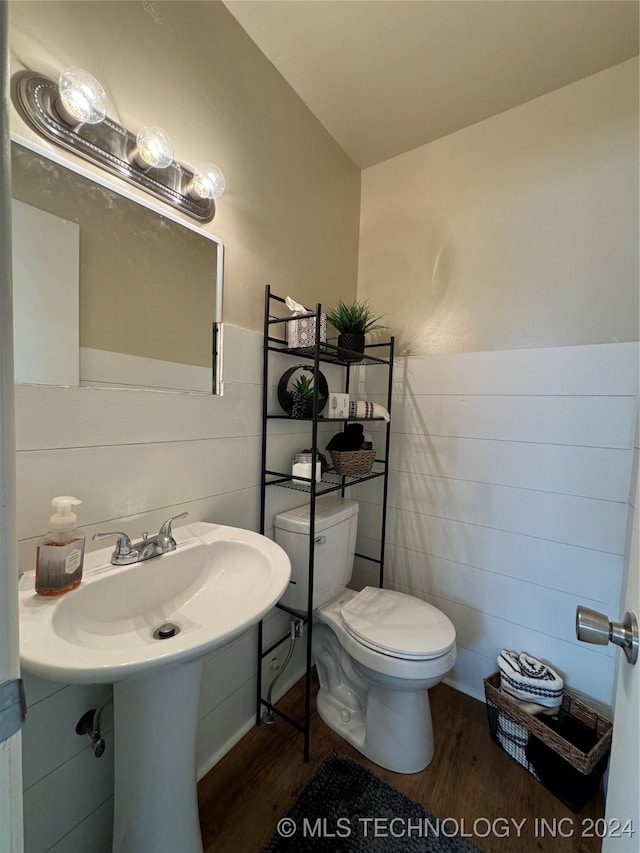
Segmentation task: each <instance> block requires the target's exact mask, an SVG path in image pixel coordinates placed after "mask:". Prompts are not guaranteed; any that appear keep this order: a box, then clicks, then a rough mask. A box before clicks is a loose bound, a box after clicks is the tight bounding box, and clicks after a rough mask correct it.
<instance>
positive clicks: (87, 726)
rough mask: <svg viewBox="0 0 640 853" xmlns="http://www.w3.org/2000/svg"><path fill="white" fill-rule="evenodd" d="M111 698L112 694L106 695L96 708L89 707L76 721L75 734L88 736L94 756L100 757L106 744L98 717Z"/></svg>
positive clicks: (99, 717)
mask: <svg viewBox="0 0 640 853" xmlns="http://www.w3.org/2000/svg"><path fill="white" fill-rule="evenodd" d="M112 700H113V696H112V695H111V696H107V698H106V699H105V700H104V702H102V703H101V704H100V705H98V707H97V708H91V710H90V711H86V712H85V713H84V714H83V715H82V716H81V717H80V719H79V720H78V722H77V723H76V734H77V735H86V736H87V737H88V738H89V743H90V744H91V746H92V747H93V754H94V755H95V757H96V758H102V756H103V755H104V751H105V749H106V746H107V745H106V743H105V740H104V738H103V737H102V733H101V731H100V719H101V717H102V712H103V711H104V709H105V708H106V707H107V705H108V704H109V702H111V701H112Z"/></svg>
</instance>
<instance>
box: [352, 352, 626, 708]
mask: <svg viewBox="0 0 640 853" xmlns="http://www.w3.org/2000/svg"><path fill="white" fill-rule="evenodd" d="M383 381H384V379H383V378H377V376H376V374H375V372H374V371H373V370H370V371H369V372H368V374H367V377H366V391H365V393H366V394H367V397H368V398H369V399H375V400H377V401H378V402H382V401H383V399H384V396H383V395H384V389H383ZM637 389H638V345H637V344H636V343H616V344H604V345H594V346H570V347H554V348H544V349H525V350H514V351H500V352H478V353H460V354H442V355H426V356H420V357H407V358H400V359H398V360H397V362H396V365H395V368H394V395H393V407H392V418H391V422H392V441H391V453H390V465H391V472H390V478H389V500H388V506H389V510H388V527H387V548H386V567H385V576H386V581H385V586H389V587H391V588H395V589H398V590H401V591H403V592H407V593H410V594H414V595H417V596H420V597H422V598H424V599H425V600H427V601H430V602H431V603H433V604H434V605H436V606H437V607H439V608H440V609H441V610H443V611H444V612H445V613H446V614H447V615H448V616H449V618H450V619H451V620H452V622H453V623H454V625H455V627H456V634H457V643H458V660H457V663H456V665H455V668H454V670H453V671H452V673H451V676H450V678H449V679H448V680H449V682H450V683H451V684H453V685H454V686H455V687H457V688H459V689H460V690H462V691H464V692H465V693H469V694H470V695H472V696H475V697H477V698H479V699H482V698H483V683H482V679H483V678H484V677H485V676H487V675H489V674H490V673H491V672H493V671H495V669H496V668H497V666H496V656H497V654H498V653H499V651H500V649H502V648H504V647H506V648H512V649H516V650H519V651H527V652H529V653H530V654H533V655H535V656H536V657H539V658H542V659H544V660H545V661H548V662H549V663H551V664H553V665H555V666H556V667H557V669H558V670H559V671H560V672H561V673H562V675H563V676H564V677H565V679H566V682H567V684H568V685H569V686H570V687H572V688H574V689H576V690H579V691H581V692H583V693H586V694H587V695H589V696H591V697H593V698H595V699H597V700H598V701H600V702H602V703H604V704H606V705H610V704H611V702H612V696H613V694H612V689H613V677H614V651H613V648H612V647H611V646H607V647H605V646H593V645H586V644H584V643H579V642H578V641H577V640H576V637H575V609H576V606H577V605H578V604H585V605H587V606H589V607H592V608H594V609H596V610H602V611H604V612H607V613H611V614H617V613H618V612H619V607H620V594H621V584H622V580H623V575H624V568H625V556H624V555H625V539H626V534H627V527H628V502H629V494H630V483H631V479H632V469H633V443H634V435H635V425H636V416H637ZM361 393H362V392H361ZM376 444H377V446H378V450H379V452H380V450H381V447H382V445H381V443H380V438H379V437H378V439H377V441H376ZM359 488H360V491H359V497H360V500H361V521H360V528H359V533H360V536H359V543H358V550H359V551H360V552H361V553H364V554H368V553H375V548H376V547H377V546H376V544H375V543H376V541H379V530H380V506H379V504H380V489H379V486H378V485H377V484H376V482H375V481H372V482H371V484H364V485H363V486H361V487H359ZM371 565H372V564H370V563H367V562H366V561H364V560H362V561H359V562H358V567H357V572H356V574H355V576H354V580H355V583H356V585H357V586H358V587H361V586H363V585H365V584H367V583H369V584H372V583H375V575H374V571H373V569H372V568H371Z"/></svg>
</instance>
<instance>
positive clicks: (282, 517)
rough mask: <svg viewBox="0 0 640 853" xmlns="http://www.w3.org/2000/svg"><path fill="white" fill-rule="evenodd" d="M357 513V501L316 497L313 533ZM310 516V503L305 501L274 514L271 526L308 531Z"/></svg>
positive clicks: (332, 497) (297, 531) (299, 531)
mask: <svg viewBox="0 0 640 853" xmlns="http://www.w3.org/2000/svg"><path fill="white" fill-rule="evenodd" d="M357 513H358V502H357V501H352V500H350V499H349V498H339V497H335V496H330V497H325V498H318V500H317V501H316V516H315V533H319V532H320V531H322V530H327V528H329V527H333V526H334V524H339V523H340V522H342V521H346V520H347V519H349V518H352V517H353V516H354V515H357ZM310 516H311V504H310V503H306V504H303V505H302V506H297V507H294V508H293V509H289V510H287V511H286V512H279V513H278V514H277V515H274V517H273V526H274V527H277V528H279V529H280V530H290V531H292V532H293V533H308V532H309V518H310Z"/></svg>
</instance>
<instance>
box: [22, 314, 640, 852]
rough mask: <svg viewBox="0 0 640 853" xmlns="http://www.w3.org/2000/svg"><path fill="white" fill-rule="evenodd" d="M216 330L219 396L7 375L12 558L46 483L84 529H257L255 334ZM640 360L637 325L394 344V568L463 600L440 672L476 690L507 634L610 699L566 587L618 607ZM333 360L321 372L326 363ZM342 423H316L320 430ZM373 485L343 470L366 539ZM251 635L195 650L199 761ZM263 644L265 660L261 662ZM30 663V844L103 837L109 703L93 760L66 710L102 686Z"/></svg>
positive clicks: (44, 500) (273, 625)
mask: <svg viewBox="0 0 640 853" xmlns="http://www.w3.org/2000/svg"><path fill="white" fill-rule="evenodd" d="M224 347H225V369H224V378H225V386H224V387H225V394H224V396H222V397H211V396H207V395H197V394H168V393H158V392H155V391H149V390H146V391H136V390H115V389H90V388H65V389H60V388H47V387H43V386H20V387H18V388H17V400H16V408H17V445H18V461H17V469H18V530H19V538H20V543H19V559H20V569H21V571H28V570H30V569H32V568H33V566H34V560H35V548H36V542H37V539H38V537H39V536H40V535H41V534H42V533H43V532H44V530H45V529H46V524H47V520H48V517H49V515H50V514H51V507H50V500H51V498H52V497H54V496H55V495H58V494H74V495H76V496H77V497H79V498H81V499H82V500H83V504H82V506H81V507H80V508H79V518H80V520H81V523H82V526H83V527H84V529H85V530H86V532H87V534H88V536H90V535H91V534H92V533H94V532H96V531H98V530H113V529H122V530H124V531H126V532H127V533H129V535H131V536H139V534H140V533H141V532H142V531H143V530H155V529H157V528H158V527H159V526H160V524H161V523H162V522H163V521H164V520H165V519H166V518H168V517H169V516H171V515H175V514H177V513H179V512H182V511H183V510H188V511H189V519H188V520H189V521H194V520H203V521H214V522H219V523H223V524H232V525H236V526H240V527H246V528H250V529H254V530H257V529H258V526H259V504H260V500H259V498H260V490H259V483H260V433H261V416H260V413H261V395H262V337H261V335H259V334H256V333H253V332H249V331H245V330H242V329H237V328H233V327H225V344H224ZM637 365H638V347H637V345H636V344H612V345H601V346H593V347H565V348H558V349H542V350H540V349H538V350H522V351H513V352H497V353H465V354H460V355H437V356H423V357H411V358H406V359H398V361H397V364H396V366H395V381H394V402H393V411H392V429H393V435H392V447H391V469H392V470H391V476H390V490H389V506H390V509H389V517H388V522H389V525H388V537H387V575H386V577H387V584H386V585H388V586H391V587H395V588H397V589H401V590H404V591H407V592H411V593H413V594H416V595H421V596H423V597H424V598H426V599H428V600H430V601H433V602H434V603H435V604H436V605H437V606H438V607H440V608H441V609H442V610H444V611H445V612H446V613H447V614H448V615H449V616H450V618H451V619H452V620H453V622H454V624H455V625H456V630H457V636H458V646H459V658H458V663H457V664H456V667H455V669H454V671H453V673H452V675H451V679H450V681H451V683H452V684H453V685H454V686H456V687H458V688H459V689H461V690H463V691H465V692H467V693H470V694H472V695H474V696H477V697H478V698H482V677H483V676H485V675H487V674H489V673H490V672H492V671H493V670H494V669H495V656H496V654H497V652H498V651H499V650H500V648H502V647H503V646H509V647H513V648H518V649H527V650H528V651H530V652H531V653H532V654H536V655H537V656H539V657H542V658H544V659H547V660H549V661H551V662H553V663H555V664H556V665H557V666H558V668H559V669H560V670H561V671H562V672H563V673H564V674H565V675H566V676H567V681H568V683H569V684H570V685H571V686H573V687H576V688H577V689H580V690H582V691H583V692H585V693H587V694H590V695H591V696H593V697H596V698H598V699H599V700H601V701H603V702H605V703H608V702H610V701H611V686H612V679H613V654H612V651H611V650H610V649H609V648H605V647H595V646H586V645H583V644H578V643H577V641H576V640H575V637H574V635H573V618H574V612H575V605H576V604H577V603H584V604H586V605H589V606H593V607H595V608H596V609H601V610H605V611H607V612H611V613H615V612H617V608H618V604H619V596H620V585H621V579H622V575H623V567H624V557H623V554H624V544H625V531H626V524H627V502H628V499H629V483H630V479H631V468H632V458H633V437H634V427H635V420H636V408H637V370H638V367H637ZM289 366H291V360H290V359H289V360H287V359H284V358H282V360H281V361H278V360H277V359H276V360H275V362H274V366H273V372H272V374H271V376H272V377H273V382H272V383H270V384H271V388H270V394H271V400H272V403H271V406H270V411H277V405H276V404H275V402H274V400H275V382H276V381H277V377H278V376H279V375H280V373H281V372H282V371H283V370H284V369H285V367H289ZM280 368H281V369H280ZM323 372H324V371H323ZM326 375H327V379H328V381H329V385H330V387H331V385H332V379H333V374H332V373H331V371H330V370H327V371H326ZM365 383H366V385H365ZM385 383H386V370H384V369H380V368H372V369H370V370H369V373H368V374H367V377H366V379H364V380H362V385H361V388H362V390H361V391H360V392H359V394H358V396H361V397H365V396H366V398H367V399H372V400H375V401H377V402H381V403H384V402H385V400H386V395H385V387H386V386H385ZM634 383H635V384H634ZM353 387H354V390H355V388H356V387H357V384H355V385H354V386H353ZM365 389H366V390H365ZM269 428H270V433H271V437H272V438H271V441H270V443H269V447H270V452H269V459H268V465H269V466H270V467H272V468H275V469H276V470H277V469H279V466H283V467H282V470H287V466H288V465H289V464H290V461H291V458H292V455H293V453H294V452H295V451H297V450H300V449H302V448H303V447H305V446H308V443H309V440H310V435H309V427H308V424H304V423H291V422H287V421H271V422H270V427H269ZM338 429H339V426H336V427H333V426H332V425H330V424H329V425H326V426H325V427H323V429H322V433H321V435H322V438H321V445H322V441H323V440H324V438H326V437H328V436H329V435H330V434H333V432H337V431H338ZM379 430H380V427H379V426H376V425H374V424H372V425H371V429H368V428H367V432H371V433H374V434H375V433H376V432H377V431H379ZM325 443H326V442H325ZM376 443H377V444H379V437H376ZM380 485H381V481H379V480H376V481H371V483H370V484H363V485H362V486H359V487H357V490H356V489H353V490H352V492H353V494H352V497H354V498H356V499H358V500H360V501H361V523H360V537H359V543H358V548H359V550H361V551H363V552H364V553H367V549H368V548H370V549H372V551H371V553H374V554H375V553H376V546H375V540H376V539H377V538H378V537H379V529H380V528H379V502H380V493H381V489H380ZM267 494H268V504H267V506H268V515H267V522H266V527H267V531H266V532H267V534H268V535H271V534H272V516H273V513H274V512H277V511H280V510H283V509H287V508H289V507H291V506H296V505H298V504H300V503H303V502H304V500H305V498H304V497H301V496H300V494H298V493H295V492H291V491H288V490H286V489H278V488H273V489H269V490H268V491H267ZM99 544H100V545H102V544H103V543H99ZM90 547H91V546H90ZM354 581H355V585H363V584H364V583H366V582H371V583H376V578H375V570H374V568H373V564H371V563H367V562H366V561H359V562H358V567H357V571H356V574H355V576H354ZM265 624H266V639H267V642H269V641H271V639H275V638H277V637H278V636H280V635H281V634H282V633H285V632H286V630H287V625H288V617H286V615H284V614H283V613H281V612H280V611H274V613H273V614H271V615H270V617H269V618H268V619H267V620H266V623H265ZM285 651H286V646H282V647H281V648H280V649H279V650H278V655H279V658H280V659H282V657H283V656H284V653H285ZM255 652H256V632H255V630H254V631H250V632H248V633H247V634H245V635H244V636H242V637H240V638H238V639H237V640H236V641H234V642H233V643H231V644H230V645H229V646H227V647H225V648H223V649H220V650H218V651H217V652H215V653H213V654H211V655H209V656H208V658H207V661H206V665H205V676H204V680H203V685H202V694H201V704H200V728H199V740H198V772H199V775H200V776H201V775H203V774H204V773H205V772H207V771H208V770H209V769H210V767H212V766H213V765H214V764H215V762H216V761H217V760H218V759H219V758H220V757H221V756H222V755H223V754H224V753H225V752H226V751H227V750H228V749H229V748H230V747H231V746H232V745H233V744H234V743H235V742H236V741H237V740H238V739H239V738H240V737H241V736H242V735H243V734H244V733H245V732H246V731H247V730H248V729H249V728H250V727H251V726H252V725H253V721H254V713H255V678H256V654H255ZM276 656H277V655H275V653H274V656H273V657H276ZM303 658H304V648H303V645H301V646H300V648H299V650H298V652H297V653H296V656H295V657H294V662H293V663H292V665H291V666H290V670H289V671H288V673H289V674H288V677H283V679H282V684H279V685H278V688H279V689H278V690H277V691H276V695H278V694H280V693H281V692H284V691H285V690H286V689H287V688H288V686H289V685H290V684H291V683H292V682H293V681H294V680H295V679H296V678H297V677H298V676H299V674H300V673H301V671H302V668H303ZM271 663H272V659H270V660H266V661H265V662H264V667H263V671H264V676H265V679H268V678H270V677H272V672H271V669H270V667H271ZM25 682H26V692H27V701H28V706H29V707H28V713H27V720H26V724H25V727H24V733H23V745H24V785H25V794H24V807H25V844H26V853H45V851H52V853H72V851H75V853H78V851H83V853H84V851H87V850H91V851H92V853H107V851H109V850H110V845H111V820H112V790H113V765H112V755H113V748H112V743H111V740H112V737H113V733H112V729H111V727H112V722H111V721H112V717H111V712H110V707H109V708H107V710H106V711H105V714H104V717H103V722H104V726H103V728H104V731H105V735H106V739H107V750H106V752H105V754H104V756H103V757H102V758H101V759H96V758H94V757H93V754H92V751H91V749H90V747H89V744H88V742H87V741H86V739H85V738H82V737H79V736H77V735H76V734H75V724H76V722H77V721H78V719H79V718H80V716H81V715H82V714H83V713H84V712H85V711H86V710H88V709H89V708H95V707H96V706H97V705H98V704H99V703H100V702H101V701H102V700H103V699H104V698H105V697H106V696H108V695H109V692H110V688H109V687H108V686H106V687H105V686H96V685H88V686H76V685H62V684H54V683H53V682H48V681H44V680H42V679H38V678H33V677H30V676H29V675H28V674H27V673H25Z"/></svg>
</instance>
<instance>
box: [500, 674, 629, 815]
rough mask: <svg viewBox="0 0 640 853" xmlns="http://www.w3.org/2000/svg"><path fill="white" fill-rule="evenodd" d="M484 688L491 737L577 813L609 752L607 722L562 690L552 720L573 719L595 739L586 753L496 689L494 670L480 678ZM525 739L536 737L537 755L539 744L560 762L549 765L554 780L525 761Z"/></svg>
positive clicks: (609, 738) (593, 791)
mask: <svg viewBox="0 0 640 853" xmlns="http://www.w3.org/2000/svg"><path fill="white" fill-rule="evenodd" d="M484 692H485V698H486V702H487V715H488V718H489V730H490V733H491V737H492V738H493V740H495V741H496V743H498V744H499V745H500V746H501V747H502V748H503V749H504V750H505V751H506V752H508V753H509V754H510V755H511V757H512V758H514V759H515V760H516V761H517V762H518V764H521V765H522V766H523V767H525V768H526V769H527V770H528V771H529V773H531V774H532V775H533V776H535V777H536V779H539V780H540V781H541V782H542V784H543V785H544V786H545V787H546V788H548V790H550V791H551V793H552V794H554V795H555V796H556V797H558V799H560V800H562V801H563V802H564V803H565V805H567V806H569V808H570V809H572V811H576V812H577V811H579V810H580V809H581V808H582V806H583V805H584V803H585V802H586V801H587V800H588V799H589V797H590V796H592V795H593V793H595V791H596V789H597V787H598V785H599V783H600V779H601V777H602V775H603V773H604V771H605V770H606V767H607V763H608V758H609V752H610V750H611V735H612V728H613V726H612V723H611V721H610V720H608V719H607V718H606V717H603V716H601V715H600V714H597V713H596V712H595V711H594V710H592V709H591V708H589V707H588V706H587V705H585V704H584V702H581V701H580V700H579V699H578V698H577V697H576V696H573V695H572V694H571V693H570V691H568V690H566V689H565V691H564V696H563V699H562V706H561V708H560V714H559V718H558V719H559V720H560V721H562V720H565V721H568V720H571V719H573V720H577V721H579V722H580V723H581V724H583V725H584V726H585V727H587V729H589V730H591V731H592V732H593V739H594V741H595V743H594V745H593V747H592V748H591V749H589V751H588V752H583V751H582V750H581V749H579V748H578V747H577V746H576V745H574V744H573V743H571V742H570V741H569V740H567V739H566V738H565V737H563V736H562V735H561V734H559V733H558V732H557V731H554V730H553V729H552V728H550V727H549V726H548V725H545V723H544V722H542V718H538V717H536V716H534V715H532V714H529V713H527V712H526V711H523V710H522V709H521V708H520V707H519V705H518V704H517V702H515V701H514V700H513V698H512V697H510V696H509V694H508V693H504V692H503V691H502V690H501V689H500V672H495V673H493V675H490V676H489V677H488V678H485V679H484ZM531 738H534V739H537V741H536V744H537V746H536V749H537V750H538V753H539V751H540V746H539V744H542V746H543V749H544V748H547V749H548V751H549V754H552V753H553V754H555V755H557V756H559V758H560V759H561V760H562V762H563V763H561V764H559V765H558V764H556V765H555V766H554V773H553V776H554V778H552V779H549V777H548V774H545V775H544V776H543V775H542V774H540V775H539V773H538V772H536V771H537V770H539V769H540V768H539V767H538V768H536V766H535V765H534V763H532V762H531V761H530V760H529V757H530V755H531V753H530V752H529V749H528V745H529V744H530V742H531ZM558 768H559V769H558Z"/></svg>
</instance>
